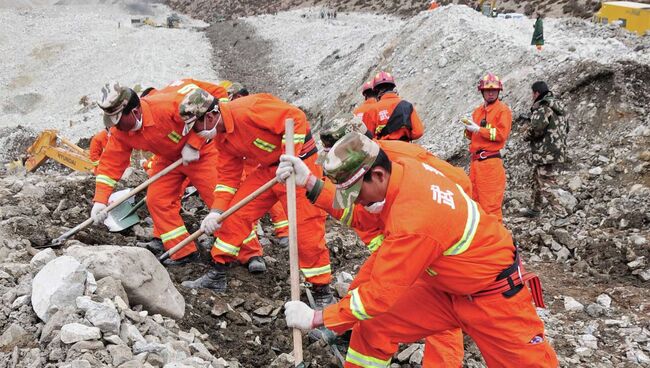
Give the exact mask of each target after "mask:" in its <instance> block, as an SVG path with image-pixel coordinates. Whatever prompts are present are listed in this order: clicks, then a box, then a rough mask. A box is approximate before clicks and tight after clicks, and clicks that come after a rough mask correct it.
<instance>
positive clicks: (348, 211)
mask: <svg viewBox="0 0 650 368" xmlns="http://www.w3.org/2000/svg"><path fill="white" fill-rule="evenodd" d="M353 215H354V203H353V204H351V205H350V206H349V207H346V208H345V209H344V210H343V214H342V215H341V218H340V219H339V221H340V222H341V223H342V224H344V225H345V226H350V224H351V223H352V217H353Z"/></svg>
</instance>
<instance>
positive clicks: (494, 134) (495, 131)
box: [490, 128, 497, 142]
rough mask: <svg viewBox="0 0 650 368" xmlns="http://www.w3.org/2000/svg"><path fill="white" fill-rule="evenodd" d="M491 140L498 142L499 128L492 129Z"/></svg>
mask: <svg viewBox="0 0 650 368" xmlns="http://www.w3.org/2000/svg"><path fill="white" fill-rule="evenodd" d="M490 140H491V141H493V142H494V141H496V140H497V128H490Z"/></svg>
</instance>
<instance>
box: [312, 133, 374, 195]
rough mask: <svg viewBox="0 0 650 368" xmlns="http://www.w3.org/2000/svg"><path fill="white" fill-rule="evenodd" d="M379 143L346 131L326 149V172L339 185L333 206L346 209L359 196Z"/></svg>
mask: <svg viewBox="0 0 650 368" xmlns="http://www.w3.org/2000/svg"><path fill="white" fill-rule="evenodd" d="M379 150H380V148H379V145H378V144H377V143H375V142H374V141H373V140H371V139H370V138H368V137H366V136H365V135H363V134H359V133H357V132H352V133H348V134H346V135H345V136H344V137H343V138H341V139H340V140H339V141H338V142H336V144H334V146H333V147H332V149H330V150H329V152H327V156H326V157H325V162H324V163H323V171H324V173H325V175H326V176H327V177H328V178H329V179H330V180H331V181H332V182H333V183H334V184H336V194H335V195H334V203H333V207H334V208H347V207H349V206H351V205H352V204H353V203H354V201H355V200H356V199H357V197H358V196H359V192H360V191H361V184H362V183H363V176H364V175H365V174H366V173H367V172H368V170H370V168H371V167H372V165H373V164H374V162H375V160H376V159H377V156H378V155H379Z"/></svg>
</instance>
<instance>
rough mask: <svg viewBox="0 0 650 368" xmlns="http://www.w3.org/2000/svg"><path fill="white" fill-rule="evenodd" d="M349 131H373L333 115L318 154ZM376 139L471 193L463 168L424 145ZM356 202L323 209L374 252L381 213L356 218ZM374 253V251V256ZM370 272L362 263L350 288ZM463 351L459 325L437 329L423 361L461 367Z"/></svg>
mask: <svg viewBox="0 0 650 368" xmlns="http://www.w3.org/2000/svg"><path fill="white" fill-rule="evenodd" d="M350 132H357V133H360V134H363V135H365V136H366V137H371V136H372V134H371V133H370V131H368V129H367V128H366V126H365V125H364V124H363V122H361V120H360V119H358V118H352V119H349V120H348V119H342V118H339V119H334V120H333V121H332V122H331V123H330V124H328V125H327V126H324V127H323V128H322V129H321V131H320V139H321V142H322V144H323V150H322V151H321V152H319V158H320V159H323V158H324V157H326V154H327V152H329V150H330V148H331V147H332V146H333V145H334V143H336V142H337V141H338V140H339V139H341V138H343V136H345V134H347V133H350ZM376 143H377V144H378V145H379V147H381V149H382V150H383V151H384V152H385V153H386V155H387V156H388V158H389V159H391V160H394V159H397V158H400V157H406V158H411V159H414V160H417V161H420V162H424V163H427V164H428V165H431V167H432V168H434V169H436V170H439V171H440V172H441V173H442V174H444V175H445V176H446V177H447V178H448V179H450V180H451V181H453V182H454V183H456V184H458V185H460V187H461V188H462V189H463V191H464V192H465V193H466V194H468V195H471V193H472V184H471V182H470V180H469V178H468V177H467V174H465V171H464V170H463V169H461V168H459V167H455V166H453V165H451V164H449V163H448V162H446V161H444V160H441V159H439V158H438V157H436V156H435V155H434V154H432V153H430V152H429V151H427V150H426V149H424V148H422V147H421V146H419V145H417V144H413V143H407V142H401V141H386V140H380V141H376ZM354 206H358V207H361V206H360V205H358V204H355V205H353V207H348V208H346V209H344V210H343V211H341V210H333V209H332V208H331V207H329V206H326V207H324V208H323V209H324V210H325V211H328V212H329V214H330V215H331V216H333V217H334V218H336V219H338V220H339V221H341V222H342V223H344V224H345V225H347V226H349V227H351V228H352V229H353V230H354V231H355V232H356V233H357V235H358V236H359V238H360V239H361V240H362V241H363V243H364V244H366V245H367V247H368V250H369V251H370V253H371V254H373V255H374V252H375V251H376V250H377V249H378V248H379V247H380V246H381V244H382V242H383V240H384V234H383V233H382V229H381V223H380V222H379V216H377V215H376V214H371V213H369V212H368V211H358V212H356V214H358V215H360V216H357V217H356V218H354V217H353V216H352V215H353V214H354V213H355V212H354ZM373 255H371V258H372V257H373ZM373 262H374V260H370V259H369V260H368V261H367V262H366V265H368V264H372V263H373ZM371 272H372V267H369V266H364V267H361V268H360V269H359V271H358V272H357V275H356V277H355V278H354V280H353V281H352V283H350V286H349V290H353V289H356V288H357V287H359V286H360V285H362V284H364V283H366V282H367V281H369V280H370V273H371ZM463 355H464V349H463V333H462V331H461V330H460V329H459V328H457V329H453V330H449V331H444V332H439V333H435V334H433V335H432V336H429V337H427V338H426V340H425V348H424V358H423V360H422V364H423V367H424V368H430V367H443V366H447V367H460V366H461V365H462V362H463Z"/></svg>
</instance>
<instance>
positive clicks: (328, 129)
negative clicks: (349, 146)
mask: <svg viewBox="0 0 650 368" xmlns="http://www.w3.org/2000/svg"><path fill="white" fill-rule="evenodd" d="M367 131H368V128H367V127H366V124H364V123H363V121H362V120H361V119H360V118H359V117H358V116H353V117H352V118H342V117H339V118H334V119H333V120H332V121H330V122H329V124H327V125H326V126H324V127H323V128H322V129H321V131H320V140H321V142H322V143H323V146H324V147H325V148H326V149H328V148H332V146H333V145H334V143H336V142H337V141H338V140H339V139H341V138H343V136H345V135H346V134H348V133H351V132H357V133H359V134H363V135H365V134H366V132H367Z"/></svg>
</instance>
